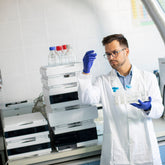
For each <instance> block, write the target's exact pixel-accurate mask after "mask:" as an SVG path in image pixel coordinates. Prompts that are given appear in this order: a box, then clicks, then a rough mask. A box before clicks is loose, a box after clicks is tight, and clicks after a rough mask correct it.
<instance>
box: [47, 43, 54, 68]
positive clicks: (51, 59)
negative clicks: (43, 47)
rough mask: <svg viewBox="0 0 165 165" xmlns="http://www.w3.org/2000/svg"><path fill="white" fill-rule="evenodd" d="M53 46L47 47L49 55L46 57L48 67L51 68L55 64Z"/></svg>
mask: <svg viewBox="0 0 165 165" xmlns="http://www.w3.org/2000/svg"><path fill="white" fill-rule="evenodd" d="M55 49H56V48H55V46H52V47H49V55H48V65H49V66H53V65H55V64H56V54H55Z"/></svg>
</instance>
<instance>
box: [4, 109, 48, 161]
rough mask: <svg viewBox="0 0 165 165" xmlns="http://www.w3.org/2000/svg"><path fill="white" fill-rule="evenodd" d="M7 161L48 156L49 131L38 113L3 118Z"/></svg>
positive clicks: (45, 122) (44, 120)
mask: <svg viewBox="0 0 165 165" xmlns="http://www.w3.org/2000/svg"><path fill="white" fill-rule="evenodd" d="M4 133H5V141H6V148H7V153H8V159H10V160H11V159H20V158H24V157H30V156H36V155H42V154H49V153H50V152H51V145H50V138H49V129H48V123H47V121H46V119H45V118H44V117H43V116H42V114H41V113H40V112H36V113H29V114H23V115H19V116H10V117H5V118H4Z"/></svg>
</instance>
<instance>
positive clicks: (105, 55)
mask: <svg viewBox="0 0 165 165" xmlns="http://www.w3.org/2000/svg"><path fill="white" fill-rule="evenodd" d="M125 49H126V48H123V49H121V50H118V51H117V50H114V51H112V53H105V54H104V55H103V56H104V58H106V59H108V58H109V57H110V56H112V57H117V56H118V54H119V53H120V52H122V51H123V50H125Z"/></svg>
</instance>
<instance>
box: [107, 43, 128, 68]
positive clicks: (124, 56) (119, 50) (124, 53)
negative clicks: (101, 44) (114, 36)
mask: <svg viewBox="0 0 165 165" xmlns="http://www.w3.org/2000/svg"><path fill="white" fill-rule="evenodd" d="M124 48H125V49H124ZM115 51H116V56H115V54H114V53H113V52H115ZM105 52H106V53H107V54H108V53H112V55H114V56H115V57H113V56H112V55H110V56H108V61H109V63H110V65H111V67H112V68H113V69H116V70H119V69H120V67H122V66H123V65H124V64H125V63H126V61H127V60H128V54H129V49H128V48H126V46H124V45H120V44H119V42H118V41H116V40H114V41H112V42H111V43H109V44H106V45H105Z"/></svg>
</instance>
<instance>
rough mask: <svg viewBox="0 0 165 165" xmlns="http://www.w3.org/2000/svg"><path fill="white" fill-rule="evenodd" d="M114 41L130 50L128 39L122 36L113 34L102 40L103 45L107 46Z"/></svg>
mask: <svg viewBox="0 0 165 165" xmlns="http://www.w3.org/2000/svg"><path fill="white" fill-rule="evenodd" d="M114 40H117V41H118V42H119V43H120V45H124V46H126V47H127V48H128V42H127V39H126V38H125V37H124V35H122V34H112V35H109V36H107V37H104V38H103V40H102V44H103V45H104V46H105V45H106V44H109V43H111V42H112V41H114Z"/></svg>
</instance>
